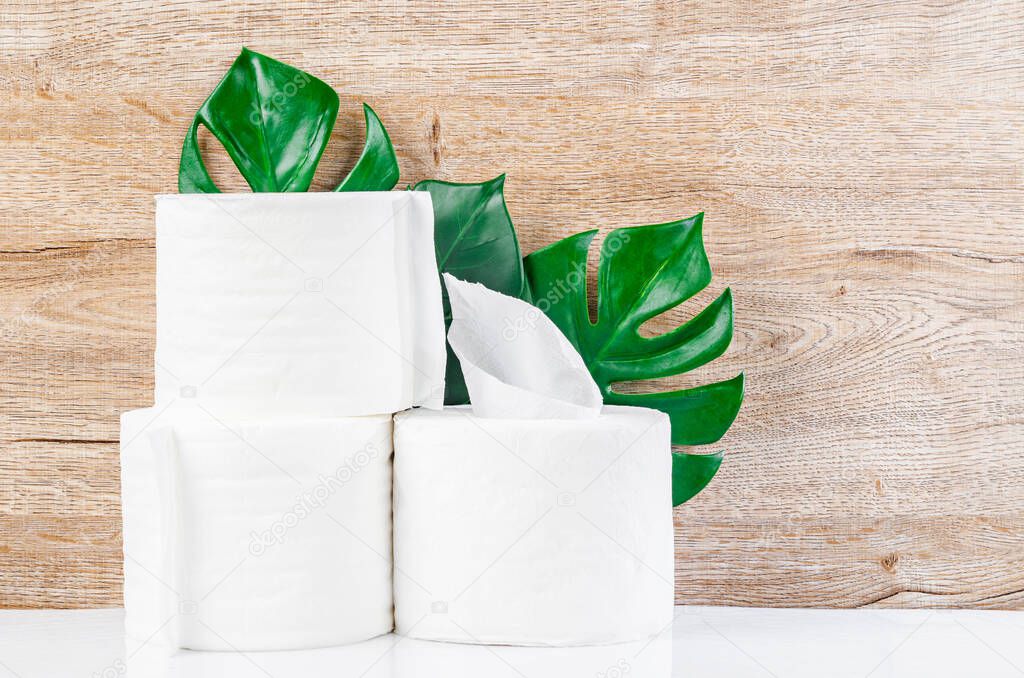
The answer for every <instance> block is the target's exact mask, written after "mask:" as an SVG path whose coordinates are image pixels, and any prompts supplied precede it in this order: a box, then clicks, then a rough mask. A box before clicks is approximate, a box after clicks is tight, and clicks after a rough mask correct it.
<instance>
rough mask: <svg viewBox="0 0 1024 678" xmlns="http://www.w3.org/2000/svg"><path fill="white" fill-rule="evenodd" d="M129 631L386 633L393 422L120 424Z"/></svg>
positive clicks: (231, 643) (215, 637)
mask: <svg viewBox="0 0 1024 678" xmlns="http://www.w3.org/2000/svg"><path fill="white" fill-rule="evenodd" d="M121 441H122V442H121V487H122V507H123V514H124V516H123V517H124V555H125V562H124V572H125V585H124V599H125V608H126V622H125V624H126V630H127V633H128V635H129V636H131V637H134V638H138V639H153V640H159V641H160V642H162V643H165V644H170V645H172V646H177V647H186V648H193V649H203V650H270V649H295V648H305V647H317V646H325V645H334V644H340V643H349V642H354V641H358V640H363V639H366V638H370V637H373V636H376V635H378V634H381V633H387V632H388V631H389V630H391V627H392V595H391V568H392V562H391V449H392V448H391V417H390V415H383V416H371V417H351V418H331V419H315V418H307V419H298V418H295V419H273V418H271V419H265V420H262V421H260V420H254V421H240V420H236V419H231V418H223V417H219V416H217V415H215V414H211V413H210V412H208V411H206V410H204V409H202V408H200V407H188V408H175V407H171V408H169V409H163V410H161V409H156V408H149V409H143V410H133V411H131V412H126V413H125V414H124V415H122V418H121Z"/></svg>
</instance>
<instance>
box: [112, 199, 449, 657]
mask: <svg viewBox="0 0 1024 678" xmlns="http://www.w3.org/2000/svg"><path fill="white" fill-rule="evenodd" d="M156 220H157V229H156V230H157V237H156V249H157V276H156V321H157V322H156V398H155V405H154V406H153V407H152V408H148V409H145V410H135V411H132V412H128V413H126V414H125V415H124V416H123V418H122V430H121V441H122V446H121V464H122V493H123V496H122V507H123V514H124V554H125V607H126V628H127V631H128V634H129V635H130V636H132V637H136V638H142V639H154V640H160V641H163V644H169V645H171V646H177V647H187V648H195V649H217V650H264V649H296V648H302V647H314V646H322V645H332V644H339V643H348V642H352V641H356V640H362V639H365V638H369V637H372V636H375V635H378V634H381V633H386V632H388V631H390V630H391V628H392V625H393V616H392V589H391V566H392V560H391V449H392V448H391V444H392V441H391V413H392V412H395V411H397V410H402V409H405V408H407V407H411V406H417V405H421V406H426V407H440V406H441V403H442V401H443V395H444V369H445V346H444V318H443V314H442V308H441V294H440V285H439V282H438V279H437V268H436V261H435V257H434V245H433V210H432V207H431V202H430V196H429V195H428V194H426V193H412V192H394V193H389V192H379V193H320V194H318V193H301V194H296V193H286V194H281V193H274V194H269V193H265V194H236V195H227V194H217V195H198V194H196V195H169V196H159V197H158V198H157V204H156Z"/></svg>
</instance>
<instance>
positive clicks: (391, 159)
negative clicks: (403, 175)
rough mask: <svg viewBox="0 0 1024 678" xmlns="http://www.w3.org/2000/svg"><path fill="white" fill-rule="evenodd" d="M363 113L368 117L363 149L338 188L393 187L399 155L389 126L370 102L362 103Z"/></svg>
mask: <svg viewBox="0 0 1024 678" xmlns="http://www.w3.org/2000/svg"><path fill="white" fill-rule="evenodd" d="M363 115H364V116H365V117H366V144H365V145H364V146H363V153H362V155H360V156H359V160H357V161H356V165H355V167H353V168H352V171H351V172H349V173H348V176H347V177H345V180H344V181H342V182H341V183H340V184H338V187H337V188H335V189H334V190H335V191H390V190H391V189H392V188H394V187H395V184H397V183H398V158H397V157H395V149H394V147H393V146H392V145H391V138H390V137H389V136H388V132H387V130H386V129H384V125H383V124H382V123H381V121H380V118H378V117H377V114H376V113H374V112H373V109H372V108H370V107H369V105H367V104H363Z"/></svg>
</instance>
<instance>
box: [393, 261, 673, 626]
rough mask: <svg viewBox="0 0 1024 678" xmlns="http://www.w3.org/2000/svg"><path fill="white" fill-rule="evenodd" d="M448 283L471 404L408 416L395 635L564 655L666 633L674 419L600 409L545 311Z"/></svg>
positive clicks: (398, 519)
mask: <svg viewBox="0 0 1024 678" xmlns="http://www.w3.org/2000/svg"><path fill="white" fill-rule="evenodd" d="M445 284H446V285H447V288H448V295H449V298H450V299H451V306H452V325H451V329H450V330H449V333H448V340H449V341H450V342H451V345H452V349H453V351H454V352H455V355H457V356H458V358H459V361H460V363H461V365H462V369H463V372H464V373H465V375H466V385H467V387H468V389H469V393H470V399H471V400H472V403H473V404H472V407H453V408H447V409H445V410H443V411H440V412H431V411H425V410H414V411H410V412H403V413H401V414H399V415H397V416H396V418H395V513H394V520H395V528H394V529H395V537H394V543H395V570H396V572H398V573H399V574H398V576H397V577H396V579H395V618H396V628H397V630H398V632H399V633H402V634H405V635H409V636H414V637H417V638H424V639H428V640H450V641H460V642H468V643H496V644H503V645H556V646H564V645H593V644H602V643H618V642H625V641H630V640H634V639H638V638H643V637H646V636H650V635H655V634H658V633H660V632H661V631H663V630H665V628H666V627H667V626H668V624H669V623H670V621H671V618H672V598H673V596H672V593H673V584H672V579H673V577H672V567H673V559H672V512H671V507H672V481H671V476H672V458H671V446H670V432H671V431H670V428H671V427H670V424H669V419H668V416H667V415H665V414H664V413H662V412H658V411H656V410H649V409H644V408H638V407H603V408H602V405H601V395H600V392H599V391H598V388H597V385H596V384H595V383H594V381H593V378H592V377H591V376H590V373H589V372H588V370H587V366H586V365H585V364H584V362H583V359H582V358H581V357H580V355H579V353H578V352H577V351H576V349H575V348H574V347H573V346H572V345H571V344H570V343H569V341H568V339H566V337H565V336H564V335H563V334H562V333H561V331H559V329H558V328H557V327H555V325H554V323H552V322H551V321H550V320H549V319H548V318H547V317H546V316H545V315H544V314H543V313H541V312H540V311H539V310H538V309H537V308H535V307H533V306H531V305H529V304H527V303H525V302H523V301H522V300H520V299H515V298H512V297H509V296H506V295H503V294H499V293H497V292H494V291H492V290H489V289H487V288H485V287H483V286H482V285H478V284H472V283H466V282H463V281H460V280H457V279H456V278H453V277H452V276H450V275H447V274H446V275H445ZM509 327H511V328H513V329H514V331H513V332H508V331H507V330H508V328H509Z"/></svg>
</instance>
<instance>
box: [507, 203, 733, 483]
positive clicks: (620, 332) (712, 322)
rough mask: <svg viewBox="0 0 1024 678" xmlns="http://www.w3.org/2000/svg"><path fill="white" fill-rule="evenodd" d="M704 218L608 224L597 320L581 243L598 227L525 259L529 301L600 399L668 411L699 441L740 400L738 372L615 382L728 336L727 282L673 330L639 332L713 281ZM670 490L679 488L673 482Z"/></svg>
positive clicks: (672, 371) (708, 437)
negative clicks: (634, 386) (651, 387)
mask: <svg viewBox="0 0 1024 678" xmlns="http://www.w3.org/2000/svg"><path fill="white" fill-rule="evenodd" d="M703 219H704V215H703V214H698V215H696V216H693V217H690V218H689V219H682V220H680V221H673V222H669V223H665V224H655V225H652V226H638V227H635V228H622V229H616V230H614V231H612V232H611V233H609V234H608V237H607V238H605V240H604V243H603V244H602V246H601V257H600V262H599V264H598V278H597V319H596V321H595V322H591V320H590V313H589V310H588V303H587V252H588V250H589V248H590V244H591V242H592V241H593V239H594V236H595V235H596V233H597V231H587V232H584V233H579V234H576V235H573V236H570V237H568V238H565V239H564V240H560V241H559V242H556V243H554V244H553V245H549V246H548V247H545V248H543V249H541V250H538V251H536V252H534V253H533V254H530V255H529V256H527V257H526V259H525V272H526V277H527V281H528V284H529V288H530V293H531V296H532V299H533V303H534V304H535V305H536V306H538V307H539V308H540V309H541V310H543V311H544V312H545V313H546V314H547V315H548V317H550V318H551V320H552V321H553V322H554V323H555V324H556V325H558V327H559V329H561V330H562V332H564V333H565V336H566V337H568V339H569V341H571V342H572V343H573V345H574V346H576V348H577V349H578V350H579V352H580V355H581V356H583V360H584V361H585V362H586V364H587V367H588V368H589V369H590V373H591V374H592V375H593V377H594V381H595V382H597V385H598V387H599V388H600V389H601V392H602V394H603V395H604V399H605V402H606V403H609V404H616V405H633V406H638V407H651V408H654V409H658V410H661V411H663V412H666V413H667V414H668V415H669V418H670V420H671V422H672V443H673V444H674V445H704V444H708V443H713V442H715V441H717V440H719V439H720V438H721V437H722V436H723V435H725V432H726V431H727V430H728V428H729V426H730V425H731V424H732V422H733V420H734V419H735V418H736V414H737V413H738V412H739V408H740V404H741V403H742V402H743V375H742V374H739V375H737V376H736V377H734V378H732V379H728V380H726V381H722V382H717V383H712V384H707V385H704V386H698V387H696V388H691V389H685V390H679V391H670V392H663V393H643V394H638V393H619V392H617V391H615V390H614V389H613V385H614V384H615V383H618V382H622V381H642V380H647V379H657V378H660V377H667V376H672V375H676V374H681V373H683V372H688V371H690V370H693V369H695V368H697V367H700V366H702V365H705V364H707V363H708V362H710V361H712V360H714V359H715V358H717V357H718V356H720V355H722V353H723V352H725V350H726V348H728V346H729V343H730V342H731V341H732V333H733V315H732V293H731V291H730V290H728V289H726V290H725V291H724V292H723V293H722V294H721V295H720V296H719V297H718V298H717V299H716V300H715V301H713V302H712V303H711V304H710V305H709V306H708V307H707V308H705V309H704V310H703V311H701V312H700V313H699V314H697V315H696V316H695V317H694V318H692V319H690V320H689V321H687V322H685V323H683V324H682V325H680V326H679V327H677V328H675V329H674V330H672V331H670V332H666V333H664V334H661V335H658V336H655V337H644V336H642V335H641V334H640V326H641V325H643V324H644V323H645V322H647V321H648V320H650V319H651V318H653V317H655V316H657V315H659V314H661V313H663V312H665V311H667V310H669V309H670V308H673V307H675V306H677V305H679V304H681V303H683V302H684V301H686V300H687V299H690V298H691V297H693V296H694V295H695V294H697V293H698V292H700V291H701V290H702V289H704V288H705V287H707V285H708V284H709V283H710V282H711V266H710V264H709V263H708V259H707V254H706V253H705V251H704V243H703V239H702V236H701V226H702V224H703ZM697 456H702V455H697ZM717 467H718V466H717V464H716V465H715V469H717ZM685 468H687V469H688V468H690V466H687V467H685ZM713 472H714V470H712V475H713ZM708 480H710V476H709V477H708ZM704 484H707V483H706V481H705V482H704V483H703V484H701V485H700V486H701V487H703V485H704ZM698 490H699V488H698ZM677 494H678V495H679V496H683V495H685V494H686V492H685V491H682V488H680V492H678V493H677ZM690 496H692V495H690ZM687 498H688V497H687Z"/></svg>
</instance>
